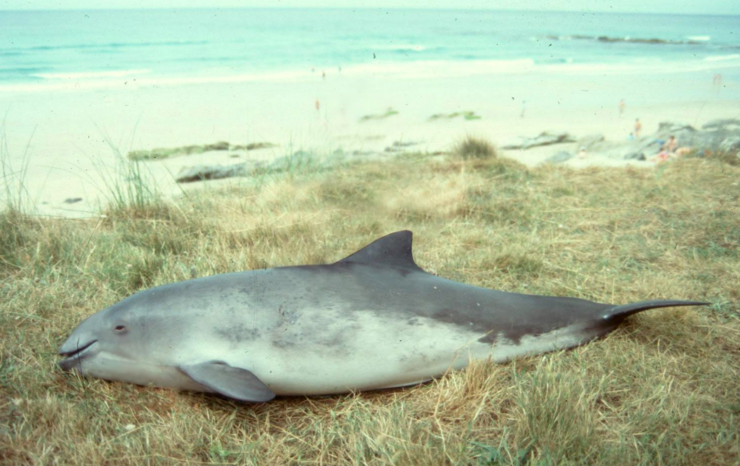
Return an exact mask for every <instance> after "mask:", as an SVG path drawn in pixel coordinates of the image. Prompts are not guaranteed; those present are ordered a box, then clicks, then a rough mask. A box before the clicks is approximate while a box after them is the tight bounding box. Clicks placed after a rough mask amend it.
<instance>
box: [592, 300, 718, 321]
mask: <svg viewBox="0 0 740 466" xmlns="http://www.w3.org/2000/svg"><path fill="white" fill-rule="evenodd" d="M707 304H710V303H703V302H699V301H674V300H665V301H642V302H639V303H632V304H622V305H621V306H614V307H610V308H609V309H607V310H606V311H605V312H604V320H617V319H619V321H621V320H622V319H624V318H625V317H627V316H631V315H632V314H637V313H638V312H641V311H647V310H648V309H657V308H660V307H676V306H706V305H707Z"/></svg>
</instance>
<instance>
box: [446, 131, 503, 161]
mask: <svg viewBox="0 0 740 466" xmlns="http://www.w3.org/2000/svg"><path fill="white" fill-rule="evenodd" d="M453 152H454V153H455V154H457V155H459V156H460V157H462V158H464V159H487V158H494V157H497V156H498V154H497V151H496V147H495V146H494V145H493V144H492V143H491V142H490V141H487V140H485V139H482V138H477V137H473V136H467V137H465V139H463V140H462V141H459V142H458V143H457V144H455V147H454V149H453Z"/></svg>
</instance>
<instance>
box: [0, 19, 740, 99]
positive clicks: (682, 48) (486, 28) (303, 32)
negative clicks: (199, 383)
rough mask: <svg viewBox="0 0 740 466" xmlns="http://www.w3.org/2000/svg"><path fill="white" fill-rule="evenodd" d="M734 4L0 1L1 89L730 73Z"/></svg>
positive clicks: (737, 22)
mask: <svg viewBox="0 0 740 466" xmlns="http://www.w3.org/2000/svg"><path fill="white" fill-rule="evenodd" d="M739 26H740V16H687V15H674V16H670V15H648V14H609V13H564V12H557V13H555V12H531V11H530V12H512V11H507V12H502V11H470V10H468V11H456V10H396V9H393V10H380V9H378V10H365V9H358V10H351V9H186V10H118V11H113V10H75V11H10V12H9V11H2V12H0V90H2V88H3V87H4V86H5V87H7V88H10V89H12V88H18V86H19V85H24V86H25V87H23V88H24V89H25V88H29V86H30V87H31V88H33V87H39V88H43V87H45V86H47V85H52V84H54V83H58V82H60V81H65V80H66V81H69V80H74V81H75V83H76V84H77V85H80V86H84V85H85V83H87V82H90V83H92V82H95V83H97V84H100V83H101V82H104V81H105V80H106V79H115V80H120V78H121V77H126V78H127V79H149V80H159V81H158V82H165V83H166V82H167V80H170V81H172V82H178V80H187V79H197V80H199V81H205V82H207V81H214V82H217V81H219V80H221V81H223V80H230V79H237V80H238V79H244V80H247V79H286V78H287V79H290V78H296V79H299V78H300V77H301V76H307V75H308V76H310V74H311V73H323V72H327V73H329V72H332V73H335V72H344V73H355V74H362V73H374V74H378V73H379V74H381V75H382V74H384V73H385V74H387V75H399V76H403V75H409V76H414V77H419V76H425V75H428V76H442V75H445V74H453V75H455V74H457V75H459V74H475V73H476V72H479V71H480V70H484V71H485V72H486V73H497V72H501V73H507V72H517V71H522V70H527V69H531V68H532V67H556V68H569V69H572V70H574V71H578V70H582V71H584V72H589V71H593V70H600V69H605V70H608V71H620V70H626V71H627V72H634V71H636V72H640V71H641V70H642V71H644V72H652V71H651V70H656V69H669V70H675V71H678V72H680V71H686V72H705V73H723V76H724V79H737V78H738V77H740V27H739Z"/></svg>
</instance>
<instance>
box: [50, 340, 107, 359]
mask: <svg viewBox="0 0 740 466" xmlns="http://www.w3.org/2000/svg"><path fill="white" fill-rule="evenodd" d="M97 341H98V340H93V341H91V342H90V343H88V344H86V345H85V346H80V347H77V348H75V350H74V351H68V352H66V353H59V354H60V355H61V356H67V359H72V358H79V357H81V356H82V353H83V352H84V351H85V350H86V349H88V348H89V347H91V346H92V345H94V344H95V343H97Z"/></svg>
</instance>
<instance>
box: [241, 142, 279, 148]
mask: <svg viewBox="0 0 740 466" xmlns="http://www.w3.org/2000/svg"><path fill="white" fill-rule="evenodd" d="M246 147H247V150H258V149H271V148H273V147H278V144H275V143H273V142H252V143H249V144H247V146H246Z"/></svg>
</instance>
